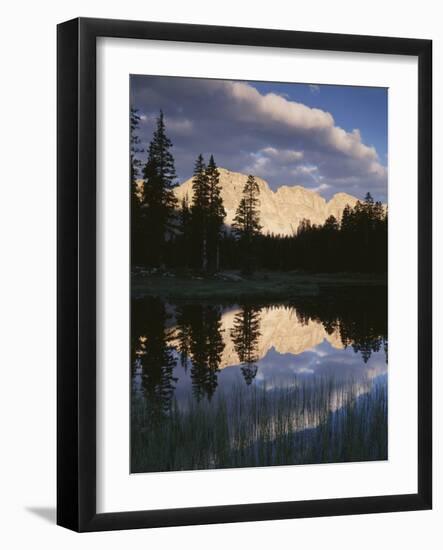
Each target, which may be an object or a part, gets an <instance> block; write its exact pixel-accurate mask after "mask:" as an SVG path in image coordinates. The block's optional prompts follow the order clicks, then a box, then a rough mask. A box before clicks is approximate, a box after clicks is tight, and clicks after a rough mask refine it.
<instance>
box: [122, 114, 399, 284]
mask: <svg viewBox="0 0 443 550" xmlns="http://www.w3.org/2000/svg"><path fill="white" fill-rule="evenodd" d="M130 122H131V124H130V137H131V151H130V164H131V258H132V259H131V265H132V268H133V270H134V268H135V266H138V267H143V268H153V269H158V268H160V269H162V268H163V269H165V268H166V269H169V270H177V271H181V272H182V273H183V272H186V273H190V274H195V273H198V274H201V275H211V274H214V273H217V272H218V271H221V270H239V271H241V273H242V274H243V275H245V276H248V275H252V274H253V273H254V272H255V271H257V270H270V271H272V270H275V271H296V270H300V271H306V272H322V273H343V272H348V273H368V274H370V273H377V274H385V273H386V272H387V253H388V212H387V208H386V207H385V206H383V205H382V203H381V202H379V201H374V199H373V198H372V196H371V194H370V193H367V194H366V196H365V199H364V200H362V201H358V202H357V203H356V205H355V206H354V207H353V208H351V207H350V206H349V205H348V206H346V207H345V209H344V211H343V215H342V218H341V220H337V219H336V218H335V217H334V216H330V217H329V218H328V219H327V220H326V221H325V223H324V224H323V225H315V224H311V223H310V221H309V220H303V221H302V222H301V223H300V225H299V227H298V229H297V230H296V232H295V233H294V234H293V235H291V236H280V235H272V234H264V233H263V232H262V227H261V224H260V192H259V186H258V184H257V182H256V180H255V178H254V175H252V174H250V175H249V176H248V179H247V181H246V183H245V186H244V188H243V193H242V198H241V200H240V203H239V205H238V208H237V211H236V214H235V217H234V221H233V224H232V226H227V225H226V224H225V223H224V222H225V217H226V212H225V209H224V205H223V200H222V196H221V186H220V181H219V178H220V174H219V172H218V169H217V164H216V161H215V159H214V156H213V155H211V156H210V157H209V160H208V162H207V163H206V162H205V159H204V158H203V156H202V154H198V156H197V158H196V161H195V167H194V173H193V185H192V188H193V196H192V200H191V201H187V200H183V201H182V202H181V204H179V203H178V201H177V198H176V197H175V195H174V188H175V187H176V186H177V184H178V182H177V176H176V171H175V162H174V157H173V153H172V147H173V144H172V142H171V140H170V139H169V138H168V136H167V132H166V126H165V119H164V115H163V113H162V112H161V111H160V114H159V116H158V118H157V121H156V127H155V130H154V133H153V136H152V140H151V142H150V144H149V146H148V149H147V151H142V149H141V145H140V139H139V137H138V135H137V129H138V127H139V124H140V116H139V114H138V112H137V110H136V109H131V119H130ZM142 153H146V162H145V163H143V162H142V161H140V157H141V155H142Z"/></svg>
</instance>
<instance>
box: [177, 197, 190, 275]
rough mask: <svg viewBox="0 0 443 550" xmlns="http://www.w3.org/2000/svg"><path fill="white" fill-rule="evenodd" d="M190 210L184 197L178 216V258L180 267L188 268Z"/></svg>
mask: <svg viewBox="0 0 443 550" xmlns="http://www.w3.org/2000/svg"><path fill="white" fill-rule="evenodd" d="M191 230H192V226H191V210H190V208H189V199H188V195H186V196H185V197H184V198H183V199H182V202H181V208H180V215H179V231H180V240H179V244H180V248H179V256H180V259H181V262H180V263H181V265H182V266H184V267H189V256H190V255H191Z"/></svg>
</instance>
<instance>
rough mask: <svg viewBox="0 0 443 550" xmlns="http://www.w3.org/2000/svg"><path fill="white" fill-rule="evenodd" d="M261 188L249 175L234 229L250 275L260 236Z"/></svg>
mask: <svg viewBox="0 0 443 550" xmlns="http://www.w3.org/2000/svg"><path fill="white" fill-rule="evenodd" d="M259 193H260V188H259V186H258V183H257V182H256V181H255V178H254V176H251V175H249V176H248V179H247V181H246V183H245V186H244V188H243V196H242V198H241V200H240V204H239V205H238V208H237V211H236V213H235V217H234V221H233V224H232V228H233V230H234V234H235V236H236V237H237V239H238V240H239V241H240V245H241V249H242V256H243V259H244V265H243V271H244V272H245V273H246V274H250V273H252V271H253V259H254V251H253V244H254V238H255V237H257V236H258V235H259V234H260V231H261V225H260V214H259V206H260V200H259V198H258V196H259Z"/></svg>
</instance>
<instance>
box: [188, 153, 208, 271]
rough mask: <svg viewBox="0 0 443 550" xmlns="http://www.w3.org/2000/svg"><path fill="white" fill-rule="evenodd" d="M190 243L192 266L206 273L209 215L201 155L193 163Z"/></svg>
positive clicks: (203, 164)
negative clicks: (191, 245) (192, 257)
mask: <svg viewBox="0 0 443 550" xmlns="http://www.w3.org/2000/svg"><path fill="white" fill-rule="evenodd" d="M192 191H193V196H192V206H191V216H192V243H193V256H194V264H195V266H196V267H198V268H199V269H202V270H203V271H206V269H207V265H208V255H207V241H208V214H209V182H208V176H207V174H206V166H205V162H204V160H203V155H201V154H200V155H199V156H198V157H197V160H196V162H195V167H194V175H193V179H192Z"/></svg>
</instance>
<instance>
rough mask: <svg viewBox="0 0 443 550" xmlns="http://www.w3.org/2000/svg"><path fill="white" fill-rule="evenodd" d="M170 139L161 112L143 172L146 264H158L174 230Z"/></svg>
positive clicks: (172, 166) (173, 170)
mask: <svg viewBox="0 0 443 550" xmlns="http://www.w3.org/2000/svg"><path fill="white" fill-rule="evenodd" d="M171 147H172V142H171V140H170V139H169V138H168V137H167V136H166V129H165V122H164V116H163V112H162V111H160V115H159V117H158V118H157V124H156V129H155V131H154V134H153V137H152V140H151V143H150V144H149V150H148V160H147V162H146V165H145V167H144V171H143V198H142V203H143V215H144V218H145V221H146V223H145V231H146V237H147V239H146V249H147V251H148V252H147V254H148V263H151V264H152V265H161V264H162V262H163V256H164V246H165V238H166V236H167V234H168V232H169V234H171V231H172V229H173V228H174V225H173V221H174V213H175V208H176V206H177V199H176V198H175V195H174V191H173V189H174V187H175V185H176V182H175V180H176V173H175V166H174V157H173V156H172V153H171V151H170V149H171Z"/></svg>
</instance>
